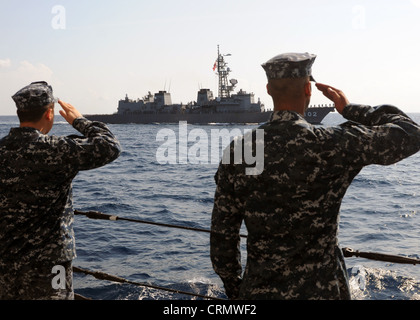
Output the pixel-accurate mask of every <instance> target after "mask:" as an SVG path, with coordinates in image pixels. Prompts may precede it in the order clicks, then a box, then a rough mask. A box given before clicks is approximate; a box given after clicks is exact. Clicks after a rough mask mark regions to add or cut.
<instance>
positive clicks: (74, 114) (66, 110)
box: [58, 100, 83, 125]
mask: <svg viewBox="0 0 420 320" xmlns="http://www.w3.org/2000/svg"><path fill="white" fill-rule="evenodd" d="M58 103H59V104H60V106H61V108H63V110H60V111H59V112H60V114H61V116H62V117H63V118H64V119H66V121H67V122H68V123H69V124H71V125H73V121H74V119H76V118H80V117H83V116H82V114H81V113H80V112H79V111H78V110H77V109H76V108H75V107H73V106H72V105H71V104H70V103H67V102H63V101H61V100H58Z"/></svg>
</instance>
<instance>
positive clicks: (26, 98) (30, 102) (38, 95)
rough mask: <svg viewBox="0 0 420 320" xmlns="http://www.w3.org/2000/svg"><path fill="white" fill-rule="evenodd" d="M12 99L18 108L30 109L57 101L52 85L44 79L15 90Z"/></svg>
mask: <svg viewBox="0 0 420 320" xmlns="http://www.w3.org/2000/svg"><path fill="white" fill-rule="evenodd" d="M12 99H13V100H14V101H15V103H16V107H17V109H18V110H22V111H24V110H30V109H35V108H41V107H45V106H46V105H49V104H50V103H53V102H57V99H56V98H54V96H53V90H52V87H51V86H50V85H49V84H48V83H47V82H45V81H38V82H32V83H31V84H30V85H28V86H26V87H24V88H22V89H20V90H19V91H18V92H16V93H15V94H14V95H13V96H12Z"/></svg>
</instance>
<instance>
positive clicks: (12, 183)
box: [0, 118, 121, 297]
mask: <svg viewBox="0 0 420 320" xmlns="http://www.w3.org/2000/svg"><path fill="white" fill-rule="evenodd" d="M73 127H74V128H75V129H76V130H78V131H79V132H80V133H82V134H83V136H76V135H72V136H67V137H59V136H53V135H51V136H49V135H44V134H42V133H41V132H40V131H38V130H36V129H34V128H30V127H19V128H11V130H10V133H9V135H7V136H6V137H4V138H2V139H1V140H0V272H1V274H3V277H2V278H0V280H4V281H7V276H6V277H4V275H5V274H6V275H7V274H8V273H9V274H13V273H16V272H18V273H19V270H22V268H27V269H28V266H29V267H32V266H34V265H45V266H51V268H52V267H53V266H54V265H55V264H60V263H63V262H68V261H71V260H73V259H74V258H75V257H76V251H75V239H74V232H73V219H74V216H73V204H72V180H73V178H74V177H75V176H76V175H77V173H78V172H79V171H80V170H89V169H94V168H97V167H101V166H103V165H105V164H107V163H109V162H111V161H113V160H115V159H116V158H117V157H118V156H119V154H120V152H121V148H120V144H119V142H118V140H117V139H116V137H115V136H114V135H113V134H112V133H111V132H110V130H109V129H108V127H107V126H106V125H105V124H103V123H100V122H92V121H89V120H87V119H85V118H77V119H75V120H74V122H73ZM50 270H51V269H50ZM21 279H23V276H22V275H21ZM8 285H13V284H11V283H4V282H2V283H0V297H1V296H2V293H5V292H7V286H8Z"/></svg>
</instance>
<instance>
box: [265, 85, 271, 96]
mask: <svg viewBox="0 0 420 320" xmlns="http://www.w3.org/2000/svg"><path fill="white" fill-rule="evenodd" d="M266 88H267V93H268V94H269V95H270V96H271V93H270V84H269V83H267V86H266Z"/></svg>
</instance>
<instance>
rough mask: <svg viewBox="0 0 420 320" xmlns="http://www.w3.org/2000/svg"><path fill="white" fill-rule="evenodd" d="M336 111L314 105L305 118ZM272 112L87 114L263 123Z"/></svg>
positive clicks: (115, 120) (128, 119)
mask: <svg viewBox="0 0 420 320" xmlns="http://www.w3.org/2000/svg"><path fill="white" fill-rule="evenodd" d="M332 111H334V107H313V108H309V109H308V110H307V112H306V114H305V119H306V120H307V121H308V122H309V123H312V124H320V123H321V122H322V120H323V119H324V118H325V116H326V115H327V114H328V113H329V112H332ZM271 113H272V112H271V111H270V112H253V113H251V112H247V113H186V114H182V113H155V114H102V115H101V114H96V115H85V117H86V118H87V119H89V120H92V121H101V122H104V123H109V124H126V123H137V124H153V123H155V124H156V123H159V124H160V123H178V122H180V121H186V122H188V123H191V124H212V123H238V124H246V123H263V122H267V121H268V120H269V118H270V115H271Z"/></svg>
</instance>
